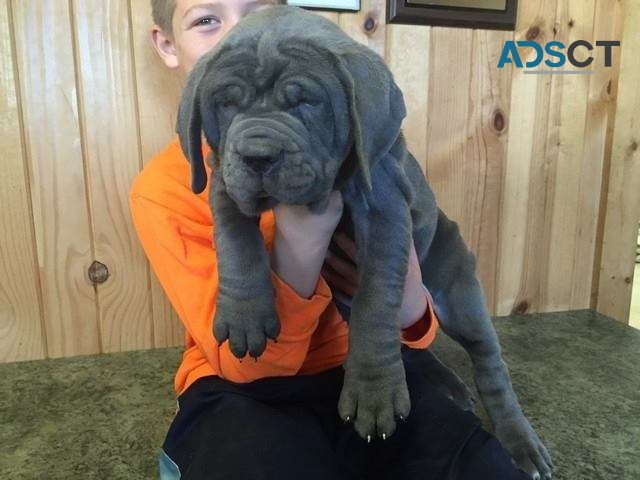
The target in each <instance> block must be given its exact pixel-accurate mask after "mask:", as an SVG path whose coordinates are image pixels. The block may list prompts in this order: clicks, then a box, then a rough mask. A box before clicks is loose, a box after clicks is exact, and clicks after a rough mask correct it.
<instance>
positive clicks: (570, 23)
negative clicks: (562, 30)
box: [567, 18, 575, 28]
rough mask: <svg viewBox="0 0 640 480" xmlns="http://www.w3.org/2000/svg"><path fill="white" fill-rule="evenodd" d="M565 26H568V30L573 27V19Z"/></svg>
mask: <svg viewBox="0 0 640 480" xmlns="http://www.w3.org/2000/svg"><path fill="white" fill-rule="evenodd" d="M567 25H569V28H571V27H573V26H574V25H575V22H574V21H573V18H572V19H571V20H569V23H567Z"/></svg>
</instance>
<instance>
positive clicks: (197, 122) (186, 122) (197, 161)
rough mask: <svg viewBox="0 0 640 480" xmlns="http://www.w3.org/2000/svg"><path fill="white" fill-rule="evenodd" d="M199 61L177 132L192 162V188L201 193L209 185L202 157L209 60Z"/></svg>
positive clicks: (180, 110) (184, 97)
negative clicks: (202, 98) (204, 82)
mask: <svg viewBox="0 0 640 480" xmlns="http://www.w3.org/2000/svg"><path fill="white" fill-rule="evenodd" d="M204 60H205V61H201V62H198V64H197V65H196V67H195V68H194V69H193V71H192V72H191V74H190V75H189V78H188V80H187V84H186V86H185V88H184V90H183V92H182V98H181V100H180V106H179V108H178V119H177V122H176V132H177V133H178V136H179V138H180V145H181V147H182V151H183V152H184V155H185V156H186V157H187V159H188V160H189V162H190V163H191V190H193V192H194V193H201V192H202V191H204V189H205V187H206V186H207V172H206V170H205V168H204V159H203V158H202V111H201V102H200V92H201V90H202V89H201V82H202V79H203V78H204V76H205V73H206V67H207V65H208V62H207V61H206V59H204Z"/></svg>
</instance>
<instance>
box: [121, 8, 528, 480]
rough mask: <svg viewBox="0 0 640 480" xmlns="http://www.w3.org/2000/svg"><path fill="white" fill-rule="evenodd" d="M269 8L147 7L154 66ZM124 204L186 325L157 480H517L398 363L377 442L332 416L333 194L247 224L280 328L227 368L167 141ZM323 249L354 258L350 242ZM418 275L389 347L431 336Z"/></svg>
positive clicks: (210, 289) (194, 208) (201, 244)
mask: <svg viewBox="0 0 640 480" xmlns="http://www.w3.org/2000/svg"><path fill="white" fill-rule="evenodd" d="M274 1H275V0H211V1H208V0H152V8H153V17H154V22H155V25H154V26H153V27H152V29H151V39H152V42H153V45H154V47H155V49H156V51H157V52H158V54H159V55H160V57H161V58H162V60H163V61H164V63H165V64H166V65H167V67H169V68H171V69H176V70H179V71H180V72H181V73H182V74H188V73H189V71H190V70H191V69H192V68H193V66H194V65H195V63H196V62H197V60H198V59H199V58H200V56H202V55H203V54H204V53H205V52H207V51H208V50H209V49H211V48H212V47H214V46H215V45H216V44H217V43H218V42H219V41H220V40H221V39H222V38H223V37H224V36H225V35H226V34H227V33H228V31H229V30H230V29H231V28H232V27H233V26H234V25H235V24H236V23H237V22H238V21H239V20H240V19H241V18H242V17H243V16H244V15H246V14H247V13H249V12H251V11H254V10H257V9H263V8H269V7H270V6H271V5H273V4H274V3H272V2H274ZM207 170H209V167H208V166H207ZM207 173H208V174H210V173H211V172H210V170H209V171H208V172H207ZM130 204H131V212H132V216H133V220H134V224H135V227H136V230H137V232H138V236H139V238H140V241H141V243H142V246H143V248H144V250H145V253H146V254H147V257H148V258H149V261H150V263H151V265H152V267H153V269H154V271H155V273H156V275H157V277H158V279H159V281H160V283H161V284H162V286H163V288H164V290H165V292H166V293H167V296H168V297H169V299H170V301H171V303H172V305H173V306H174V308H175V309H176V311H177V313H178V315H179V317H180V319H181V320H182V322H183V324H184V326H185V328H186V349H185V352H184V354H183V360H182V363H181V365H180V367H179V369H178V372H177V374H176V378H175V389H176V392H177V394H178V406H179V411H178V413H177V415H176V417H175V419H174V420H173V423H172V425H171V427H170V429H169V432H168V433H167V436H166V439H165V442H164V444H163V448H162V450H161V452H160V476H161V478H162V479H174V478H182V479H205V478H229V479H250V480H253V479H260V478H264V479H272V478H274V479H275V478H278V479H288V478H292V479H293V478H306V479H323V480H324V479H342V478H344V479H348V478H367V479H369V478H391V477H394V478H461V479H462V478H472V477H471V475H472V474H473V478H505V479H507V478H509V479H510V478H518V479H520V478H523V479H524V478H528V476H526V475H525V474H524V473H522V472H521V471H518V470H517V469H515V467H513V466H512V464H511V461H510V459H509V457H508V455H507V454H506V452H505V451H504V450H502V448H501V447H500V445H499V443H498V442H497V440H496V439H495V438H494V437H492V436H491V435H489V434H488V433H487V432H485V431H484V430H483V429H482V428H481V427H480V425H479V421H478V419H477V417H475V416H474V415H473V414H471V413H469V412H464V411H462V410H460V409H459V408H458V407H456V406H455V405H454V404H453V403H452V402H451V401H450V400H449V399H447V398H445V397H444V396H442V395H440V394H438V393H436V392H434V391H433V388H429V387H428V386H427V385H426V384H425V383H424V380H423V379H421V377H420V373H419V372H415V371H412V369H411V365H410V364H408V363H407V362H405V363H407V382H408V385H409V390H410V394H411V400H412V412H411V416H410V419H408V420H407V421H406V422H405V423H401V424H400V425H399V426H398V428H397V430H396V432H395V433H394V434H393V435H392V436H391V437H390V438H388V439H386V440H380V439H374V440H373V441H372V443H371V444H369V445H367V443H366V441H364V440H362V439H361V438H360V437H359V436H358V435H357V433H356V432H355V430H354V429H353V426H352V425H350V424H349V423H343V422H342V421H341V420H340V419H339V418H338V416H337V401H338V398H339V394H340V388H341V385H342V378H343V377H342V374H343V371H342V367H341V365H342V363H343V361H344V360H345V359H346V354H347V348H348V344H347V335H348V325H347V324H346V322H345V321H344V319H343V318H342V316H341V314H340V313H339V311H338V309H337V307H336V304H335V303H334V302H333V301H332V300H333V298H332V293H331V290H330V288H329V284H330V285H331V286H333V287H334V288H335V289H336V290H339V291H340V292H342V293H343V295H344V296H345V297H351V296H353V293H354V292H355V289H356V287H357V275H356V270H355V267H354V265H353V264H352V263H349V262H347V261H345V260H343V259H341V258H340V257H338V256H336V255H333V254H332V253H331V252H330V251H328V246H329V243H330V241H331V238H332V236H333V233H334V230H335V228H336V226H337V224H338V222H339V220H340V217H341V214H342V207H343V205H342V198H341V195H340V193H339V192H334V193H333V195H332V197H331V201H330V204H329V208H327V210H326V211H325V212H324V213H322V214H312V213H311V212H309V210H308V209H307V208H306V207H302V206H289V205H278V206H277V207H275V208H274V209H273V210H272V211H268V212H265V213H263V214H262V215H261V217H260V228H261V231H262V233H263V235H264V238H265V244H266V247H267V250H268V252H269V255H270V261H271V279H272V281H273V285H274V289H275V293H276V295H275V302H276V310H277V313H278V317H279V319H280V323H281V330H280V335H279V337H278V339H277V341H276V342H271V341H269V343H268V345H267V348H266V350H265V351H264V353H263V354H262V355H261V356H260V358H259V359H256V360H255V361H254V360H253V359H251V358H250V357H249V356H245V357H244V358H243V359H237V358H236V357H235V356H234V355H233V354H232V353H231V351H230V350H229V345H228V342H224V343H223V344H221V345H218V344H217V343H216V341H215V340H214V338H213V333H212V321H213V318H214V313H215V298H216V292H217V288H218V280H217V269H216V258H217V253H216V251H215V246H214V245H213V241H212V239H213V236H212V232H213V230H212V229H213V228H215V225H214V224H215V219H212V217H211V211H210V208H209V204H208V187H207V189H206V190H205V191H204V192H202V193H201V194H199V195H196V194H193V193H192V191H191V188H190V172H189V165H188V162H187V160H186V159H185V158H184V156H183V154H182V151H181V149H180V146H179V143H178V141H177V139H176V140H174V141H173V142H172V143H171V144H170V145H169V147H168V148H167V149H166V150H165V151H164V152H162V153H160V154H159V155H157V156H156V157H155V158H154V159H153V160H152V161H151V162H150V163H149V164H148V165H147V166H146V167H145V169H144V170H143V171H142V172H141V173H140V174H139V176H138V177H137V178H136V180H135V182H134V184H133V186H132V188H131V192H130ZM335 241H336V243H337V244H338V245H339V246H340V247H341V248H342V249H343V250H344V251H345V252H346V253H347V254H349V255H350V256H351V257H353V255H354V245H353V243H352V242H351V241H349V240H348V239H347V238H345V237H342V236H339V235H336V238H335ZM421 278H422V277H421V272H420V265H419V263H418V260H417V255H416V252H415V249H414V248H412V250H411V254H410V266H409V271H408V273H407V277H406V281H405V289H404V296H403V300H402V307H401V309H400V314H399V319H398V323H399V326H400V327H401V331H400V340H401V341H402V343H404V344H405V345H406V346H407V347H409V348H414V349H424V348H427V347H428V346H429V345H430V344H431V342H432V341H433V339H434V338H435V333H436V330H437V327H438V324H437V319H436V317H435V315H434V313H433V309H432V305H431V299H430V296H429V293H428V292H427V291H426V289H424V287H423V285H422V280H421ZM327 282H328V283H327Z"/></svg>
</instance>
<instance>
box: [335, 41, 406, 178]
mask: <svg viewBox="0 0 640 480" xmlns="http://www.w3.org/2000/svg"><path fill="white" fill-rule="evenodd" d="M337 58H338V68H339V70H340V73H341V77H342V82H343V84H344V85H345V87H346V90H347V95H348V97H347V98H348V101H349V114H350V117H351V128H352V131H353V136H354V141H355V148H356V153H357V156H358V162H359V167H360V172H361V173H362V175H363V177H364V181H365V184H366V186H367V187H368V188H369V189H371V167H372V166H373V165H375V163H376V162H377V161H378V159H379V158H380V157H381V156H382V155H384V154H385V153H387V152H388V151H389V149H390V148H391V147H392V146H393V144H394V142H395V141H396V139H397V138H398V135H399V134H400V126H401V124H402V120H403V119H404V117H405V116H406V113H407V112H406V107H405V103H404V98H403V96H402V92H401V91H400V89H399V88H398V86H397V85H396V83H395V81H394V80H393V76H392V74H391V72H390V71H389V69H388V68H387V66H386V65H385V64H384V61H383V60H382V58H381V57H380V56H379V55H378V54H377V53H375V52H374V51H372V50H370V49H369V48H367V47H365V46H363V45H360V44H357V45H355V46H354V47H353V48H349V49H348V51H347V52H344V53H342V54H340V53H339V54H338V55H337Z"/></svg>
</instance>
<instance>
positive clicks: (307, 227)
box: [271, 191, 343, 298]
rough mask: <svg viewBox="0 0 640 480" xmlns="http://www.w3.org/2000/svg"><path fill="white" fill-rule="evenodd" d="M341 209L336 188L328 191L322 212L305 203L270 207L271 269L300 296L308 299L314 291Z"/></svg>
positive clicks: (340, 200) (340, 195)
mask: <svg viewBox="0 0 640 480" xmlns="http://www.w3.org/2000/svg"><path fill="white" fill-rule="evenodd" d="M342 208H343V203H342V194H341V193H340V192H338V191H333V192H332V193H331V195H330V197H329V205H328V206H327V209H326V210H325V211H324V212H323V213H319V214H314V213H312V212H311V211H310V210H309V208H307V207H306V206H305V205H283V204H279V205H276V206H275V207H274V208H273V213H274V217H275V221H276V231H275V237H274V240H273V247H272V249H271V268H272V270H273V271H274V272H275V273H276V274H277V275H278V276H279V277H280V278H281V279H282V280H284V282H286V283H287V284H288V285H289V286H291V288H293V289H294V290H295V291H296V292H297V293H298V295H300V296H301V297H304V298H309V297H310V296H311V295H312V294H313V292H314V290H315V287H316V284H317V283H318V278H319V277H320V269H321V268H322V263H323V261H324V257H325V254H326V252H327V248H328V247H329V243H330V241H331V236H332V235H333V232H334V231H335V229H336V227H337V226H338V223H339V222H340V218H341V217H342Z"/></svg>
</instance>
